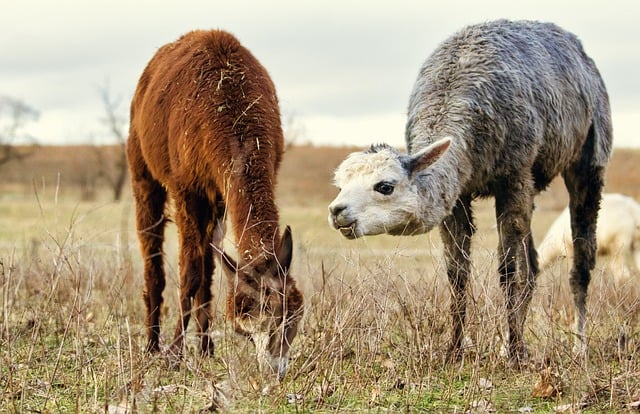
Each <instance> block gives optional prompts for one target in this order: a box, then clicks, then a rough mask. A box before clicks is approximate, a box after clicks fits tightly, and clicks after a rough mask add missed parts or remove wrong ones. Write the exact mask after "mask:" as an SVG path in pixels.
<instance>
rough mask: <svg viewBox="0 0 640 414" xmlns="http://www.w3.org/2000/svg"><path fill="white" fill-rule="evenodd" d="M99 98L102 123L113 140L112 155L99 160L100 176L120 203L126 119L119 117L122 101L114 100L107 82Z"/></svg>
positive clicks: (124, 180) (109, 154) (115, 199)
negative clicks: (102, 108)
mask: <svg viewBox="0 0 640 414" xmlns="http://www.w3.org/2000/svg"><path fill="white" fill-rule="evenodd" d="M99 92H100V97H101V99H102V105H103V107H104V111H105V118H103V119H102V122H103V123H104V125H105V126H106V127H107V129H108V130H109V134H110V136H111V137H112V138H114V139H115V142H116V143H115V151H114V153H107V154H104V155H105V156H106V157H107V160H101V162H100V164H101V176H102V177H103V178H104V179H105V180H106V181H107V182H108V184H109V186H111V189H112V191H113V199H114V201H120V199H121V198H122V192H123V189H124V185H125V183H126V180H127V154H126V148H125V145H126V142H127V133H126V128H127V124H128V121H127V118H126V117H124V116H122V115H120V113H119V111H118V109H119V107H120V103H121V101H122V99H120V98H118V99H114V98H112V96H111V93H110V91H109V84H108V82H107V83H105V85H104V86H102V87H101V88H100V91H99Z"/></svg>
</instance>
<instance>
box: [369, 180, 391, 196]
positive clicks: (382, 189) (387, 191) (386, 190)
mask: <svg viewBox="0 0 640 414" xmlns="http://www.w3.org/2000/svg"><path fill="white" fill-rule="evenodd" d="M394 188H395V187H394V186H393V184H391V183H388V182H386V181H380V182H379V183H378V184H376V185H374V186H373V189H374V191H377V192H379V193H380V194H382V195H391V193H393V189H394Z"/></svg>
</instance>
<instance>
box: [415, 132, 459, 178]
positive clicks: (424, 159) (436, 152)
mask: <svg viewBox="0 0 640 414" xmlns="http://www.w3.org/2000/svg"><path fill="white" fill-rule="evenodd" d="M450 144H451V137H446V138H442V139H440V140H438V141H436V142H434V143H433V144H431V145H429V146H428V147H427V148H425V149H423V150H422V151H420V152H418V153H417V154H415V155H413V156H412V157H411V159H410V160H409V164H408V167H407V169H408V170H409V177H411V178H413V177H414V176H415V174H416V173H419V172H420V171H422V170H424V169H425V168H427V167H428V166H430V165H431V164H433V163H434V162H436V161H438V159H440V157H441V156H442V154H444V153H445V151H446V150H447V149H448V148H449V145H450Z"/></svg>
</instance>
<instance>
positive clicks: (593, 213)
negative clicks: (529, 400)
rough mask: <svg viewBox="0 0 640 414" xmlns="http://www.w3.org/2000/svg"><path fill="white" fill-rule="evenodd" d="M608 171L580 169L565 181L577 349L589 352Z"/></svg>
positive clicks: (567, 174)
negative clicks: (591, 290)
mask: <svg viewBox="0 0 640 414" xmlns="http://www.w3.org/2000/svg"><path fill="white" fill-rule="evenodd" d="M603 177H604V168H602V167H580V166H577V167H575V168H574V169H571V170H569V171H567V172H566V173H565V174H564V181H565V184H566V186H567V190H568V191H569V210H570V213H571V234H572V237H573V250H574V254H573V264H572V268H571V278H570V285H571V292H572V294H573V301H574V305H575V308H576V315H575V322H574V329H575V334H576V341H575V346H574V350H575V351H577V352H578V353H580V354H585V353H586V333H585V327H586V322H587V306H586V301H587V290H588V287H589V282H590V280H591V271H592V270H593V268H594V267H595V263H596V250H597V244H596V243H597V242H596V225H597V219H598V210H599V208H600V200H601V197H602V188H603V186H604V179H603Z"/></svg>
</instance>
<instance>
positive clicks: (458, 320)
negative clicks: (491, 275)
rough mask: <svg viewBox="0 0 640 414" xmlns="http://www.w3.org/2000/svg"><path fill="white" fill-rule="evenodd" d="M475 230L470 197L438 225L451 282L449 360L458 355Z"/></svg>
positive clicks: (458, 203)
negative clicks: (451, 328) (472, 238)
mask: <svg viewBox="0 0 640 414" xmlns="http://www.w3.org/2000/svg"><path fill="white" fill-rule="evenodd" d="M474 231H475V227H474V225H473V215H472V211H471V200H470V199H469V198H465V199H460V200H458V202H457V203H456V205H455V207H454V208H453V211H452V213H451V215H450V216H448V217H447V218H446V219H445V220H444V221H443V223H442V224H441V225H440V235H441V237H442V241H443V243H444V254H445V259H446V263H447V277H448V278H449V283H450V285H451V296H452V297H451V319H452V324H453V331H452V334H451V335H452V336H451V344H450V346H449V351H448V353H447V359H448V360H449V361H450V362H453V361H456V360H459V359H460V358H461V357H462V341H463V338H464V323H465V318H466V309H467V281H468V280H469V269H470V257H471V256H470V251H471V236H473V233H474Z"/></svg>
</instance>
